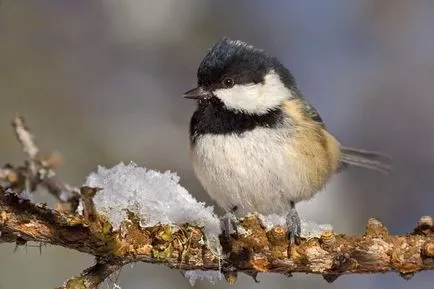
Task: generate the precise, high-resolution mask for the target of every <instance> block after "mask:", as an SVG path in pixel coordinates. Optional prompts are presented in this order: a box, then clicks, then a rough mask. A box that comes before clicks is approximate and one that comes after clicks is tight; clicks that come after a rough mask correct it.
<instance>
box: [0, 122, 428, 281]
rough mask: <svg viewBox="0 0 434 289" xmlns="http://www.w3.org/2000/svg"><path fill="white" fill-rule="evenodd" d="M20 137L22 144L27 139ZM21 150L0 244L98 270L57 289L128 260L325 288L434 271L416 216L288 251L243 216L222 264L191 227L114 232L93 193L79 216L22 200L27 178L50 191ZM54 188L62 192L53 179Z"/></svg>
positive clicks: (1, 217) (424, 223)
mask: <svg viewBox="0 0 434 289" xmlns="http://www.w3.org/2000/svg"><path fill="white" fill-rule="evenodd" d="M17 127H21V129H20V131H21V132H20V134H22V133H23V132H22V127H24V126H22V125H20V124H19V123H18V122H17V123H16V124H15V128H17ZM25 131H28V130H25ZM17 134H18V133H17ZM18 138H19V139H20V140H21V143H25V142H29V140H30V141H31V139H32V138H29V137H28V136H27V137H23V136H21V137H20V136H19V137H18ZM24 140H25V141H24ZM23 147H27V148H25V149H24V151H26V152H27V151H30V152H32V153H28V157H29V159H30V160H33V161H34V162H35V167H36V170H35V171H33V169H32V166H30V165H27V164H26V165H24V166H19V167H14V166H10V165H9V166H5V167H4V168H3V169H2V170H0V179H1V180H2V181H3V183H4V184H6V185H7V189H3V188H2V187H0V243H4V242H8V243H10V242H16V243H17V244H25V243H26V242H28V241H33V242H41V243H47V244H52V245H57V246H63V247H65V248H69V249H73V250H77V251H80V252H85V253H88V254H91V255H93V256H95V258H96V260H97V262H96V265H94V266H93V267H91V268H89V269H86V270H85V271H83V273H81V274H80V275H78V276H75V277H72V278H71V279H69V280H68V281H67V282H66V283H65V284H64V285H63V287H60V288H65V289H71V288H80V289H81V288H84V289H87V288H97V287H98V285H99V284H100V283H101V282H103V281H104V280H105V279H106V278H107V277H108V276H109V275H110V274H112V273H113V272H115V271H117V270H119V269H120V268H121V267H122V266H124V265H125V264H128V263H132V262H146V263H161V264H165V265H167V266H168V267H170V268H174V269H178V270H195V269H201V270H222V272H223V273H224V274H225V277H226V279H227V280H228V282H231V283H233V282H235V280H236V272H237V271H238V272H243V273H246V274H249V275H251V276H253V277H256V274H257V273H258V272H275V273H281V274H285V275H288V276H291V274H292V273H294V272H303V273H313V274H321V275H323V276H324V278H325V279H326V280H327V281H329V282H331V281H333V280H335V279H336V278H337V277H338V276H340V275H342V274H360V273H378V272H388V271H394V272H398V273H400V274H401V276H402V277H404V278H409V277H411V276H412V275H413V274H414V273H416V272H419V271H423V270H433V269H434V225H433V220H432V218H431V217H428V216H425V217H422V218H421V219H420V221H419V222H418V224H417V225H416V228H415V229H414V231H413V232H411V233H409V234H407V235H402V236H400V235H391V234H389V232H388V230H387V228H386V227H385V226H384V225H383V224H382V223H381V222H379V221H378V220H375V219H370V220H369V222H368V224H367V226H366V230H365V232H364V234H363V235H361V236H346V235H342V234H335V233H333V232H331V231H325V232H324V233H323V234H322V235H321V237H319V238H311V239H302V240H301V242H300V244H298V245H294V246H288V241H287V238H286V235H285V230H284V228H283V227H279V226H278V227H275V228H273V229H271V230H269V231H267V230H265V228H264V226H263V225H262V223H261V221H260V220H259V219H258V218H257V217H255V216H248V217H245V218H244V219H242V220H240V225H241V226H242V227H244V229H245V230H244V231H245V232H248V233H246V234H240V235H235V234H233V235H232V236H231V238H232V240H231V241H232V242H231V248H230V251H228V252H226V253H227V254H225V256H227V257H224V258H223V257H222V256H218V255H217V254H216V253H215V252H214V250H213V248H210V247H208V246H207V241H206V236H205V235H204V233H203V231H202V229H201V228H198V227H194V226H191V225H189V224H179V227H177V228H176V229H175V228H173V227H171V226H154V227H148V228H142V227H141V226H140V223H139V219H138V218H137V216H135V215H134V214H133V213H132V212H130V213H129V214H128V218H127V219H126V220H124V222H123V223H122V224H121V229H119V230H115V229H114V228H113V227H112V225H111V224H110V222H109V220H108V219H107V218H106V217H105V216H104V215H102V214H100V213H99V212H98V211H97V210H96V209H95V205H94V204H93V199H92V198H93V196H94V195H95V194H96V193H98V189H96V188H88V187H83V188H82V189H81V194H80V193H78V191H76V192H77V194H74V196H75V197H74V198H76V199H77V200H78V198H79V197H80V196H81V198H82V204H83V215H79V214H77V213H75V209H74V210H59V209H57V210H56V209H52V208H48V207H47V206H46V205H42V204H34V203H32V202H30V201H29V200H26V199H23V198H22V197H21V196H20V193H21V191H20V190H24V189H26V188H27V187H26V186H25V185H23V184H25V183H28V180H30V183H33V186H30V187H35V186H38V185H42V186H45V188H47V189H48V190H50V188H51V187H50V186H47V185H46V181H47V178H46V177H41V174H40V173H38V171H39V170H41V169H45V170H47V168H49V166H47V165H44V163H43V161H41V159H38V157H37V155H38V150H37V149H35V148H34V147H33V146H32V145H30V146H29V145H28V144H27V145H24V144H23ZM28 161H29V160H28ZM49 179H50V178H49ZM56 183H58V184H60V187H62V186H64V185H63V184H62V183H61V182H60V181H58V180H56ZM74 191H75V189H74ZM53 195H55V196H58V194H53ZM58 199H61V198H58ZM220 258H223V260H220Z"/></svg>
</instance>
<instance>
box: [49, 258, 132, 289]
mask: <svg viewBox="0 0 434 289" xmlns="http://www.w3.org/2000/svg"><path fill="white" fill-rule="evenodd" d="M123 265H125V264H122V263H119V262H118V263H110V262H109V263H96V264H95V265H94V266H92V267H90V268H88V269H86V270H84V271H83V273H81V274H80V275H79V276H74V277H72V278H70V279H68V281H66V282H65V284H64V285H63V286H62V287H58V288H56V289H77V288H79V289H97V288H98V286H99V285H100V284H101V283H102V282H104V280H105V279H106V278H107V277H108V276H110V275H111V274H113V273H114V272H116V271H117V270H119V269H121V268H122V266H123Z"/></svg>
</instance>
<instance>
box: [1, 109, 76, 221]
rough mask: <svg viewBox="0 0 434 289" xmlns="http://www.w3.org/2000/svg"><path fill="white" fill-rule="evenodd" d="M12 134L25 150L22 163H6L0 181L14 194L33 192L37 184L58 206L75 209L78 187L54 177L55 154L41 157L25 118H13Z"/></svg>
mask: <svg viewBox="0 0 434 289" xmlns="http://www.w3.org/2000/svg"><path fill="white" fill-rule="evenodd" d="M12 126H13V128H14V131H15V135H16V137H17V139H18V141H19V143H20V144H21V147H22V149H23V151H24V153H25V154H26V158H27V160H26V162H25V164H24V165H22V166H16V167H15V166H12V165H10V164H9V165H6V166H4V167H3V168H0V181H3V182H6V183H8V185H9V187H10V188H11V189H12V190H14V191H15V192H16V193H17V194H21V193H22V192H23V191H27V192H30V193H33V192H34V191H35V190H36V188H37V187H38V186H40V187H43V188H45V189H46V190H47V191H48V192H49V193H50V194H51V195H53V196H54V197H55V198H56V199H57V200H58V202H59V206H58V208H59V209H62V210H65V211H67V212H74V211H75V210H76V209H77V206H78V203H79V199H80V193H79V189H78V188H75V187H72V186H69V185H67V184H65V183H63V182H61V181H59V180H58V179H57V178H56V177H55V172H54V167H55V166H56V165H57V163H58V162H59V157H58V156H57V155H56V154H53V155H51V156H50V157H48V158H42V157H41V156H40V154H39V148H38V147H37V146H36V144H35V142H34V136H33V134H32V133H31V132H30V130H29V128H28V126H27V124H26V122H25V120H24V118H22V117H16V118H15V119H14V121H13V122H12Z"/></svg>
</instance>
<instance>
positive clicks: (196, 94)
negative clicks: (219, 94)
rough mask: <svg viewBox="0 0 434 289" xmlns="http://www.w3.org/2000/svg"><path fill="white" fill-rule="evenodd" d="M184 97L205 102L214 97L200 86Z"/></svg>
mask: <svg viewBox="0 0 434 289" xmlns="http://www.w3.org/2000/svg"><path fill="white" fill-rule="evenodd" d="M182 96H183V97H184V98H188V99H197V100H204V99H209V98H210V97H211V96H212V95H211V93H210V92H209V91H206V90H205V89H203V88H202V87H201V86H198V87H196V88H193V89H190V90H189V91H187V92H185V93H184V94H183V95H182Z"/></svg>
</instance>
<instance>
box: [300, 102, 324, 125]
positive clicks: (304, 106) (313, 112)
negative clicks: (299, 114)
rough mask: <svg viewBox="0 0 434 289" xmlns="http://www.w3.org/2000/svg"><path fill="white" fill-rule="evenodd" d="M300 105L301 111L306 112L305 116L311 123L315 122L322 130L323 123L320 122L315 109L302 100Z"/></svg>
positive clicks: (320, 119)
mask: <svg viewBox="0 0 434 289" xmlns="http://www.w3.org/2000/svg"><path fill="white" fill-rule="evenodd" d="M301 103H302V109H303V110H304V111H305V112H306V115H307V116H309V117H310V118H311V119H312V120H313V121H315V122H317V123H318V124H319V125H320V126H321V127H322V128H325V124H324V121H323V120H322V118H321V116H320V114H319V112H318V111H317V110H316V108H315V107H313V106H312V105H311V104H310V103H309V102H307V101H306V100H304V99H301Z"/></svg>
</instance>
